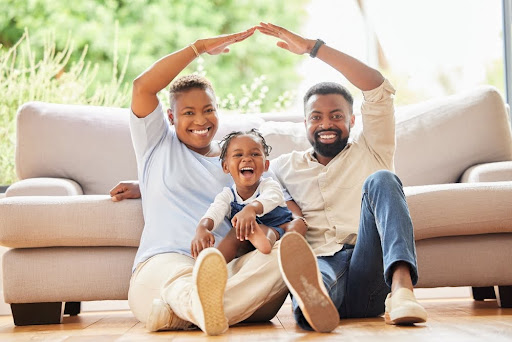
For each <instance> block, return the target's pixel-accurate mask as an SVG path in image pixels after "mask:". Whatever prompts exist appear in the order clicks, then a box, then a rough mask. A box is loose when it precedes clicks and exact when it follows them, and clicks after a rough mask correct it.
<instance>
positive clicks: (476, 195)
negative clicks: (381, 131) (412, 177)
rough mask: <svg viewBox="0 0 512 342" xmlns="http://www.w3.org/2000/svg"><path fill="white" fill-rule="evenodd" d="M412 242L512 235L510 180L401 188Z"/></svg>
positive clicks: (511, 186) (511, 190)
mask: <svg viewBox="0 0 512 342" xmlns="http://www.w3.org/2000/svg"><path fill="white" fill-rule="evenodd" d="M404 191H405V195H406V198H407V204H408V205H409V210H410V213H411V218H412V221H413V225H414V235H415V240H416V241H418V240H423V239H430V238H436V237H445V236H462V235H478V234H489V233H512V210H511V208H512V181H509V182H492V183H465V184H463V183H457V184H440V185H425V186H411V187H405V188H404Z"/></svg>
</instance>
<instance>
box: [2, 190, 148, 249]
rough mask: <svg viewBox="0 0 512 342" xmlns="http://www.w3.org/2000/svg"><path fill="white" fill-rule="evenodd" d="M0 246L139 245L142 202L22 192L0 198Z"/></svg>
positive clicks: (91, 196)
mask: <svg viewBox="0 0 512 342" xmlns="http://www.w3.org/2000/svg"><path fill="white" fill-rule="evenodd" d="M0 204H1V205H0V217H1V218H2V219H1V220H0V245H2V246H6V247H11V248H26V247H55V246H80V247H82V246H127V247H138V246H139V241H140V236H141V234H142V229H143V227H144V219H143V216H142V206H141V201H140V200H124V201H121V202H112V200H111V199H110V196H105V195H82V196H19V197H6V198H3V199H0Z"/></svg>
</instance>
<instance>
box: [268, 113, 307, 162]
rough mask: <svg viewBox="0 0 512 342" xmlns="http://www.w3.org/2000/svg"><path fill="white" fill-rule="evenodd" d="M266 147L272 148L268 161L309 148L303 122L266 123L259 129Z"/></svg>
mask: <svg viewBox="0 0 512 342" xmlns="http://www.w3.org/2000/svg"><path fill="white" fill-rule="evenodd" d="M260 132H261V134H262V135H263V137H265V140H266V142H267V144H268V145H270V146H272V150H271V151H270V159H273V158H275V157H277V156H280V155H281V154H284V153H289V152H292V151H294V150H295V151H303V150H306V149H308V148H310V147H311V144H310V143H309V141H308V139H307V137H306V128H305V126H304V122H277V121H266V122H264V123H263V124H262V125H261V127H260Z"/></svg>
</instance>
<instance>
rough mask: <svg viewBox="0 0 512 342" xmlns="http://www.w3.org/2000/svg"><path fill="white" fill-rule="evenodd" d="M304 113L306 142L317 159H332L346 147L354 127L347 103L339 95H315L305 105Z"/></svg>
mask: <svg viewBox="0 0 512 342" xmlns="http://www.w3.org/2000/svg"><path fill="white" fill-rule="evenodd" d="M305 113H306V118H305V120H304V121H305V124H306V131H307V136H308V140H309V142H310V143H311V145H312V146H313V149H314V150H315V153H316V154H317V158H318V155H320V156H321V157H324V158H327V159H332V158H334V157H335V156H336V155H337V154H338V153H340V152H341V151H342V150H343V149H344V148H345V146H346V145H347V141H348V137H349V135H350V129H351V128H352V126H354V119H355V117H354V116H353V115H352V111H351V108H350V105H349V103H348V102H347V100H345V98H344V97H343V96H341V95H339V94H328V95H318V94H315V95H313V96H311V97H310V98H309V100H308V102H307V103H306V108H305Z"/></svg>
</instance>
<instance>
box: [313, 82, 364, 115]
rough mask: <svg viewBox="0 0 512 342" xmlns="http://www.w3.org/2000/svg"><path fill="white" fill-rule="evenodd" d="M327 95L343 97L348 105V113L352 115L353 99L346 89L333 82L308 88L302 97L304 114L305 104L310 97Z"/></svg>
mask: <svg viewBox="0 0 512 342" xmlns="http://www.w3.org/2000/svg"><path fill="white" fill-rule="evenodd" d="M329 94H339V95H341V96H343V98H344V99H345V100H346V101H347V102H348V104H349V105H350V113H351V114H352V111H353V108H352V107H353V105H354V98H353V97H352V95H351V94H350V92H349V91H348V89H347V88H345V87H344V86H342V85H341V84H339V83H335V82H321V83H318V84H315V85H314V86H312V87H311V88H309V90H308V91H307V92H306V95H304V114H305V113H306V104H307V103H308V100H309V98H310V97H311V96H313V95H329Z"/></svg>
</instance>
